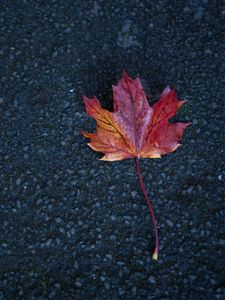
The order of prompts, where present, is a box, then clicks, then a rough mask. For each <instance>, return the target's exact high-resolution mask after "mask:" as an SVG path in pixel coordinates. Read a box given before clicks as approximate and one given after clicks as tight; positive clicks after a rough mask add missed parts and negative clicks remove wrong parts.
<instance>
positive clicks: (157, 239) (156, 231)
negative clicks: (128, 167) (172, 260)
mask: <svg viewBox="0 0 225 300" xmlns="http://www.w3.org/2000/svg"><path fill="white" fill-rule="evenodd" d="M136 169H137V174H138V177H139V180H140V184H141V188H142V192H143V194H144V196H145V200H146V202H147V204H148V207H149V210H150V213H151V217H152V221H153V225H154V233H155V250H154V253H153V255H152V258H153V259H155V260H157V259H158V253H159V237H158V229H157V222H156V218H155V213H154V209H153V206H152V204H151V201H150V200H149V198H148V195H147V193H146V191H145V186H144V182H143V178H142V176H141V171H140V166H139V162H138V158H136Z"/></svg>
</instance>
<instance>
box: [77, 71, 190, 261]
mask: <svg viewBox="0 0 225 300" xmlns="http://www.w3.org/2000/svg"><path fill="white" fill-rule="evenodd" d="M113 98H114V111H113V112H110V111H108V110H106V109H104V108H102V107H101V104H100V102H99V100H98V99H97V98H95V97H94V98H92V99H89V98H87V97H85V96H84V103H85V108H86V112H87V114H88V115H89V116H91V117H92V118H94V119H95V120H96V123H97V130H96V132H95V133H86V132H83V131H82V132H81V133H82V134H83V135H84V136H85V137H87V138H90V140H91V141H90V143H88V145H89V146H90V147H91V148H92V149H93V150H95V151H99V152H102V153H104V154H105V155H104V156H103V157H102V158H101V160H105V161H116V160H123V159H128V158H135V159H136V168H137V173H138V176H139V180H140V183H141V187H142V190H143V193H144V196H145V198H146V201H147V204H148V206H149V209H150V212H151V215H152V218H153V223H154V230H155V238H156V247H155V251H154V254H153V258H154V259H157V258H158V244H159V242H158V232H157V224H156V220H155V216H154V211H153V207H152V205H151V202H150V200H149V199H148V196H147V194H146V192H145V188H144V183H143V180H142V177H141V173H140V167H139V163H138V159H139V158H160V157H161V156H162V155H164V154H167V153H170V152H173V151H175V150H176V149H177V148H178V147H180V146H181V144H180V143H179V141H180V139H181V138H182V135H183V132H184V130H185V129H186V128H187V126H188V125H190V124H191V123H180V122H176V123H170V122H169V119H171V118H172V117H173V116H174V115H175V114H176V112H177V110H178V109H179V108H180V107H181V105H183V104H184V103H185V102H186V100H184V101H179V100H178V99H177V96H176V92H175V91H174V90H171V89H170V88H169V87H167V88H165V89H164V91H163V92H162V94H161V95H160V99H159V100H158V101H157V102H156V103H155V104H154V105H153V106H152V107H151V106H150V105H149V103H148V100H147V98H146V96H145V93H144V90H143V87H142V85H141V81H140V79H139V78H136V79H135V80H133V79H132V78H130V77H129V76H128V75H127V74H126V72H125V71H124V72H123V76H122V79H121V80H120V81H119V83H118V85H116V86H113Z"/></svg>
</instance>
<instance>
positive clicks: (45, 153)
mask: <svg viewBox="0 0 225 300" xmlns="http://www.w3.org/2000/svg"><path fill="white" fill-rule="evenodd" d="M224 17H225V9H224V7H222V1H207V0H202V1H200V0H195V1H194V0H186V1H168V0H167V1H166V0H164V1H117V0H114V1H111V0H109V1H103V0H102V1H100V0H99V1H97V0H96V1H89V0H87V1H76V0H73V1H66V0H65V1H56V0H55V1H29V0H24V1H22V0H21V1H4V0H2V1H1V8H0V30H1V35H0V60H1V68H0V75H1V76H0V85H1V89H0V160H1V161H0V176H1V178H0V228H1V234H0V300H5V299H7V300H11V299H29V300H32V299H35V300H36V299H38V300H44V299H56V300H58V299H59V300H61V299H62V300H63V299H66V300H67V299H78V300H79V299H82V300H83V299H84V300H86V299H87V300H89V299H98V300H108V299H110V300H117V299H123V300H124V299H129V300H130V299H135V300H139V299H143V300H146V299H148V300H153V299H154V300H158V299H160V300H163V299H169V300H176V299H184V300H188V299H191V300H195V299H196V300H201V299H202V300H205V299H210V300H214V299H225V276H224V265H225V258H224V248H225V236H224V231H225V230H224V219H225V209H224V208H225V202H224V178H225V168H224V115H225V114H224V82H225V80H224V67H225V62H224V50H225V49H224V44H225V40H224V24H225V22H224V21H225V18H224ZM124 67H125V68H126V70H127V72H128V73H129V74H130V75H131V76H132V77H133V78H134V77H135V76H136V75H137V74H139V76H140V78H141V79H142V83H143V86H144V88H145V91H146V94H147V96H148V99H149V102H150V103H151V104H152V103H153V102H154V101H155V100H156V99H157V98H158V96H159V94H160V93H161V91H162V90H163V88H165V87H166V86H167V85H169V86H171V87H173V88H175V89H176V90H177V93H178V96H179V98H180V99H188V100H189V101H188V104H185V105H184V107H182V109H181V110H180V111H179V113H178V114H177V116H176V118H175V120H180V121H184V122H186V121H192V122H193V124H192V126H190V127H189V128H188V129H187V131H186V133H185V135H184V138H183V140H182V143H183V146H182V147H181V148H180V149H178V150H177V151H176V152H174V153H172V154H169V155H166V156H164V157H163V158H162V159H158V160H156V159H143V160H141V161H140V165H141V170H142V174H143V177H144V182H145V185H146V189H147V193H148V195H149V197H150V198H151V200H152V203H153V205H154V208H155V212H156V216H157V220H158V226H159V237H160V253H159V260H158V261H157V262H155V261H152V259H151V254H152V251H153V249H154V237H153V231H152V226H151V220H150V217H149V211H148V207H147V205H146V203H145V199H144V197H143V195H142V192H141V188H140V185H139V182H138V178H137V175H136V171H135V162H134V161H133V160H124V161H121V162H113V163H110V162H102V161H99V160H98V158H99V157H101V155H100V154H99V153H95V152H94V151H92V150H91V149H90V148H89V147H87V146H86V143H87V139H85V138H84V137H83V136H81V135H80V133H79V131H80V130H81V129H82V130H85V131H90V132H91V131H93V130H94V129H95V123H94V121H93V120H91V119H90V118H89V117H88V116H87V115H86V113H85V111H84V105H83V102H82V98H81V95H83V94H85V95H87V96H89V97H91V96H93V95H96V96H97V97H98V98H99V99H100V101H101V103H102V104H103V106H104V107H106V108H108V109H111V108H112V104H113V102H112V90H111V84H115V83H116V82H117V80H118V79H119V78H120V77H121V73H122V69H123V68H124Z"/></svg>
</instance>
